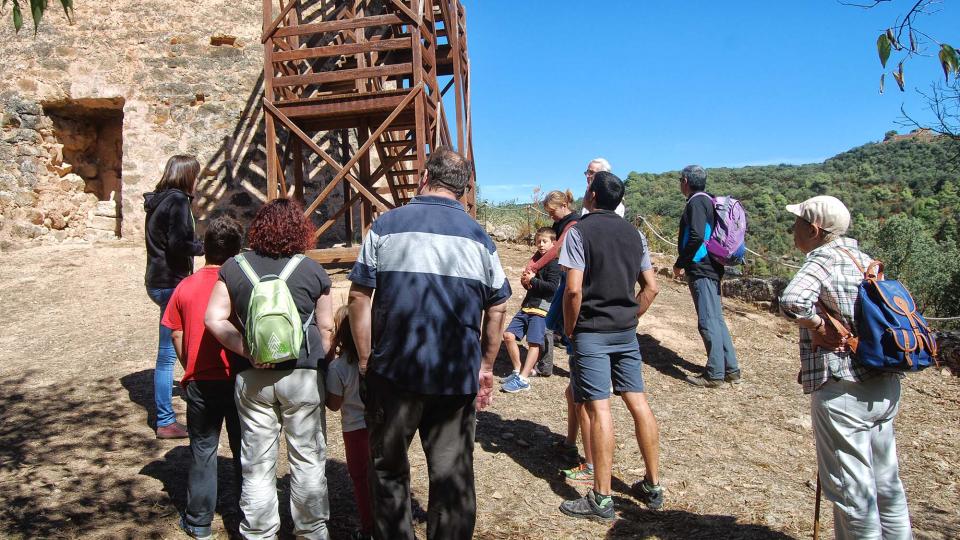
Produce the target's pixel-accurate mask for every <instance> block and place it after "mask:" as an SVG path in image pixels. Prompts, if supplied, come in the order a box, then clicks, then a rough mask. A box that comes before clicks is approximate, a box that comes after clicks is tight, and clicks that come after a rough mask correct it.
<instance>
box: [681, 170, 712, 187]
mask: <svg viewBox="0 0 960 540" xmlns="http://www.w3.org/2000/svg"><path fill="white" fill-rule="evenodd" d="M680 176H681V177H682V178H683V179H684V180H686V181H687V187H689V188H690V189H691V190H693V191H695V192H696V191H703V190H705V189H707V171H705V170H703V167H701V166H699V165H687V166H686V167H684V168H683V170H682V171H681V172H680Z"/></svg>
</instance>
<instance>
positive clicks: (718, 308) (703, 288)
mask: <svg viewBox="0 0 960 540" xmlns="http://www.w3.org/2000/svg"><path fill="white" fill-rule="evenodd" d="M687 284H688V285H689V286H690V294H691V295H692V296H693V305H694V307H696V309H697V329H698V330H699V331H700V337H702V338H703V346H704V347H705V348H706V349H707V369H706V373H705V376H706V378H708V379H714V380H717V379H723V378H724V376H726V375H736V374H739V373H740V366H739V365H738V364H737V352H736V351H735V350H734V348H733V341H732V340H731V339H730V331H729V330H728V329H727V322H726V321H725V320H724V318H723V306H722V305H721V303H720V282H719V281H717V280H715V279H710V278H708V277H698V278H690V279H688V280H687Z"/></svg>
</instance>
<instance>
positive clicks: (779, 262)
mask: <svg viewBox="0 0 960 540" xmlns="http://www.w3.org/2000/svg"><path fill="white" fill-rule="evenodd" d="M637 217H639V218H640V219H641V220H643V223H644V224H646V226H647V228H649V229H650V232H652V233H653V234H654V235H655V236H656V237H657V238H659V239H660V240H662V241H664V242H666V243H668V244H670V245H671V246H673V247H677V244H675V243H673V242H671V241H670V240H667V239H666V238H664V237H663V236H662V235H661V234H660V232H659V231H657V229H656V228H654V226H653V225H651V224H650V222H649V221H647V218H645V217H643V216H642V215H640V214H637ZM747 252H749V253H752V254H754V255H756V256H757V257H760V258H761V259H764V260H766V261H769V262H773V263H777V264H780V265H783V266H786V267H787V268H794V269H797V270H799V269H800V267H799V266H797V265H795V264H790V263H785V262H783V261H780V260H777V259H771V258H770V257H765V256H763V255H761V254H759V253H757V252H756V251H754V250H752V249H750V248H747Z"/></svg>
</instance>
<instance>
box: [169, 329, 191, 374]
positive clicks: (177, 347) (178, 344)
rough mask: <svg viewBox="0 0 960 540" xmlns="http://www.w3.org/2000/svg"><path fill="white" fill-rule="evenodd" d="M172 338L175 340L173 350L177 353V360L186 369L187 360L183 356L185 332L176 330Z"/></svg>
mask: <svg viewBox="0 0 960 540" xmlns="http://www.w3.org/2000/svg"><path fill="white" fill-rule="evenodd" d="M170 337H171V338H172V340H173V350H174V351H176V353H177V360H179V361H180V365H181V366H183V367H184V369H186V367H187V358H186V356H184V354H183V330H174V331H173V334H172V335H171V336H170Z"/></svg>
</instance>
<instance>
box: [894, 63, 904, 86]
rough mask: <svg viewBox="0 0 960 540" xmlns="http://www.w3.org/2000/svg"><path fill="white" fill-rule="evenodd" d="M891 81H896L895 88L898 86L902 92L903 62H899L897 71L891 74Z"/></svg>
mask: <svg viewBox="0 0 960 540" xmlns="http://www.w3.org/2000/svg"><path fill="white" fill-rule="evenodd" d="M893 80H895V81H897V86H899V87H900V91H901V92H903V62H900V65H899V67H898V69H897V71H894V72H893Z"/></svg>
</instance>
